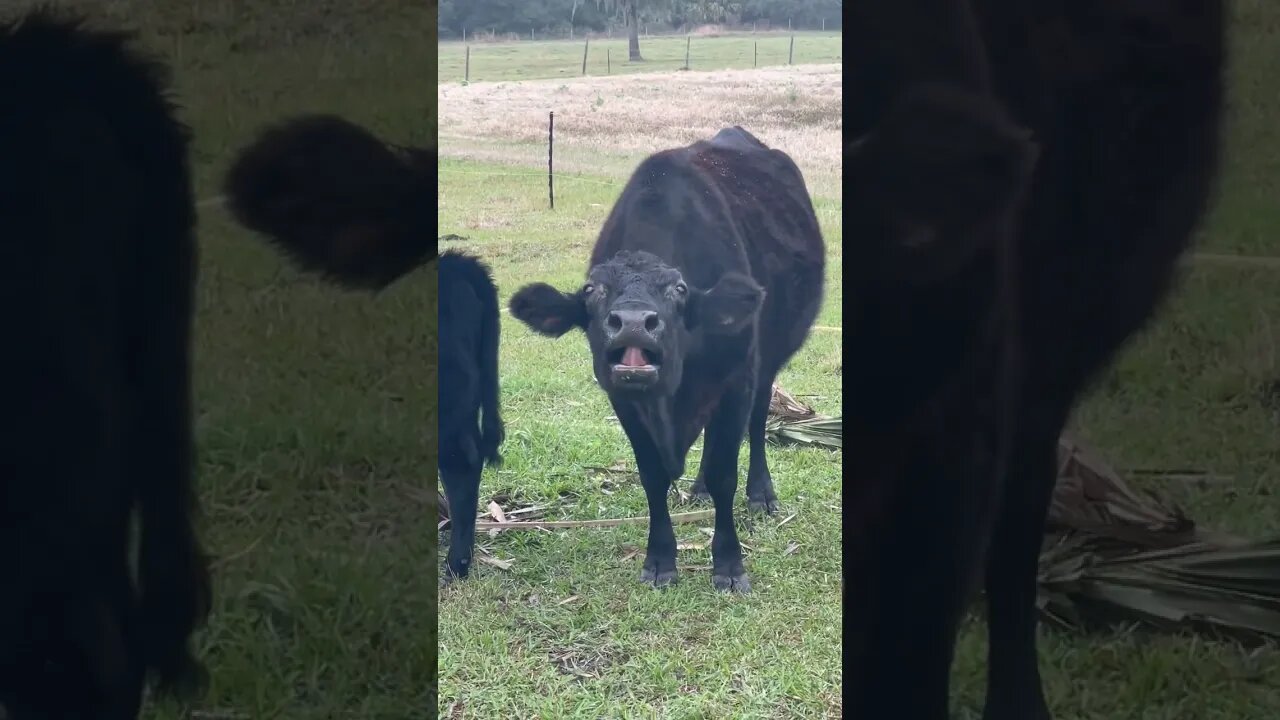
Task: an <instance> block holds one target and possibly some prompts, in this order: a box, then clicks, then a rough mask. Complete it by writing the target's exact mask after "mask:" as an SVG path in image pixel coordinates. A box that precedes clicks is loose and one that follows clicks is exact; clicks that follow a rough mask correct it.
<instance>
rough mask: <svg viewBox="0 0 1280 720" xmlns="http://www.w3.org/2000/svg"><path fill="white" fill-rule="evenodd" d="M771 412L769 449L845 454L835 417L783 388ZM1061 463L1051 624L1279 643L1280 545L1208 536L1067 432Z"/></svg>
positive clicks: (1051, 556) (1047, 598)
mask: <svg viewBox="0 0 1280 720" xmlns="http://www.w3.org/2000/svg"><path fill="white" fill-rule="evenodd" d="M769 411H770V415H771V416H772V417H771V418H770V421H769V424H768V430H767V432H768V433H769V437H770V439H771V440H773V441H774V442H777V443H781V444H805V445H818V446H823V447H831V448H834V449H840V447H841V427H840V418H838V417H837V418H824V417H822V416H819V415H817V414H816V413H815V412H814V411H813V409H812V408H809V407H807V406H806V405H804V404H803V403H801V402H800V401H799V400H797V399H796V398H795V397H793V396H792V395H790V394H788V393H787V392H786V391H784V390H782V389H781V388H779V387H778V386H776V385H775V386H774V388H773V398H772V399H771V402H770V404H769ZM1058 459H1059V462H1058V482H1057V485H1056V486H1055V488H1054V493H1053V499H1052V504H1051V505H1050V508H1049V518H1048V528H1047V530H1048V534H1047V536H1046V538H1045V543H1044V547H1043V549H1042V552H1041V555H1040V573H1039V586H1040V593H1039V606H1040V611H1041V614H1042V615H1043V616H1044V617H1045V618H1046V619H1047V620H1049V621H1050V622H1052V623H1054V624H1057V625H1059V626H1064V627H1068V628H1072V629H1078V630H1084V629H1091V628H1096V627H1102V626H1106V625H1113V624H1120V623H1138V624H1139V625H1142V626H1146V627H1148V628H1152V629H1157V630H1164V631H1173V632H1180V631H1197V632H1204V633H1209V634H1212V635H1220V636H1229V637H1235V638H1238V639H1241V640H1245V641H1256V640H1259V639H1263V638H1273V639H1275V638H1280V540H1271V541H1265V542H1254V543H1249V542H1246V541H1244V540H1242V539H1241V538H1238V537H1234V536H1230V535H1224V534H1218V533H1212V532H1207V531H1205V530H1204V529H1202V528H1200V527H1198V526H1197V524H1196V523H1195V521H1194V520H1192V519H1191V518H1190V517H1188V516H1187V514H1186V513H1185V512H1184V511H1183V509H1182V508H1180V507H1179V506H1178V505H1177V503H1175V502H1173V501H1171V500H1169V499H1165V498H1161V497H1158V496H1157V495H1155V494H1154V493H1150V492H1145V491H1141V490H1138V489H1136V488H1133V487H1131V486H1130V485H1129V484H1128V483H1126V482H1125V480H1124V478H1123V477H1121V475H1120V473H1118V472H1117V471H1116V470H1115V469H1114V468H1112V467H1111V466H1110V465H1109V464H1108V463H1107V462H1105V461H1104V460H1103V459H1102V458H1101V457H1100V456H1099V455H1098V453H1096V452H1094V451H1093V450H1092V449H1090V448H1088V447H1086V446H1084V445H1083V444H1082V443H1081V442H1079V441H1078V440H1076V439H1075V438H1074V437H1072V435H1071V434H1070V433H1064V434H1063V436H1062V438H1061V439H1060V441H1059V445H1058ZM1011 481H1012V480H1011Z"/></svg>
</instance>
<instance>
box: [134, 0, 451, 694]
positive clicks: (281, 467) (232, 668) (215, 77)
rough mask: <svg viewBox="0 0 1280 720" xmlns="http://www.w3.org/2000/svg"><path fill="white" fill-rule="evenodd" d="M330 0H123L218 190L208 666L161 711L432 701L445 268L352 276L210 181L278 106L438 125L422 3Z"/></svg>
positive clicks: (370, 122)
mask: <svg viewBox="0 0 1280 720" xmlns="http://www.w3.org/2000/svg"><path fill="white" fill-rule="evenodd" d="M324 5H325V3H317V4H316V6H317V7H316V8H310V7H307V8H304V7H302V6H290V7H288V8H285V7H284V6H283V4H280V3H267V2H260V3H256V4H242V5H240V6H238V10H239V11H244V12H250V11H251V12H250V15H249V16H246V15H241V14H237V13H236V12H233V11H232V9H228V7H226V6H225V5H224V4H216V6H215V5H214V4H190V6H189V7H186V8H182V9H180V10H179V9H175V8H169V9H168V10H167V11H171V12H170V14H168V15H160V14H152V13H151V11H152V10H155V12H156V13H160V12H162V11H166V9H164V8H158V9H157V8H150V7H143V5H142V4H137V5H134V6H130V5H129V4H128V3H120V4H113V11H116V12H119V13H120V15H121V17H123V18H125V19H126V21H127V22H128V23H129V24H131V25H134V26H140V27H141V30H142V32H143V41H144V43H145V44H146V45H147V46H149V47H151V48H153V49H154V50H155V51H157V52H159V53H160V54H161V55H162V56H164V57H165V58H167V59H168V60H169V62H171V63H172V64H173V66H174V74H175V80H176V90H177V96H178V99H179V101H180V102H181V104H182V105H183V107H184V109H183V111H182V112H181V117H182V118H183V119H184V120H185V121H186V122H187V123H189V124H190V125H191V126H192V129H193V132H194V136H195V142H194V150H193V152H194V157H193V165H194V172H195V174H196V188H197V189H196V194H197V197H198V198H200V199H204V200H207V201H210V202H207V203H206V204H204V206H203V207H201V209H200V227H199V236H200V244H201V262H200V279H199V288H198V311H197V313H198V314H197V318H196V337H195V369H194V372H195V389H196V404H195V406H196V412H197V421H196V428H197V433H198V436H197V442H198V447H197V450H198V461H199V472H198V478H199V479H198V482H199V485H200V495H201V499H202V501H203V504H204V510H205V517H204V519H203V522H202V529H203V535H204V537H205V538H206V543H207V548H208V550H209V551H210V552H211V553H212V554H213V555H214V579H215V588H214V590H215V593H216V594H215V598H214V605H213V612H212V617H211V620H210V625H209V627H208V629H207V630H206V631H205V632H203V633H202V634H201V635H200V636H199V637H198V642H197V649H198V650H199V651H200V653H201V654H202V655H203V657H204V658H205V659H206V660H207V662H208V666H209V670H210V675H211V677H210V686H209V692H208V693H207V694H206V695H205V696H204V697H203V698H202V699H201V700H200V701H198V702H197V703H196V704H195V705H194V706H192V707H187V708H180V707H176V706H173V705H171V704H164V705H162V706H154V705H153V706H150V707H148V708H147V709H146V710H145V711H144V717H147V718H152V719H155V720H160V719H168V718H206V719H208V718H222V719H226V720H239V719H242V718H243V719H246V720H247V719H250V718H252V719H255V720H257V719H266V718H291V719H292V718H298V719H302V720H305V719H308V718H312V719H316V720H319V719H321V718H325V719H329V718H356V717H358V718H425V717H429V716H430V708H431V707H432V706H433V705H434V703H435V694H434V687H433V685H432V683H431V678H432V676H433V675H434V671H435V666H436V637H435V629H436V622H435V600H436V584H435V583H436V578H435V568H436V562H435V548H436V540H435V536H434V526H433V523H434V518H435V515H436V507H435V500H434V493H433V492H432V487H431V485H432V484H433V483H434V482H435V456H434V453H435V448H434V437H435V433H434V426H435V423H436V418H435V416H436V408H435V403H436V384H435V382H436V368H435V327H436V311H435V304H434V298H435V296H436V290H435V273H434V272H423V273H418V274H416V275H414V276H412V277H408V278H405V279H404V280H403V281H402V282H401V283H400V284H399V285H397V286H396V287H393V288H391V289H389V290H387V291H386V292H384V293H382V294H381V295H380V296H379V297H376V298H375V297H369V296H366V295H362V294H357V293H348V292H342V291H340V290H336V289H334V288H333V287H331V286H329V285H325V284H322V283H321V282H319V281H317V280H315V279H314V278H312V277H309V276H302V275H300V274H298V273H296V272H294V271H293V270H291V269H290V268H288V267H286V266H285V265H284V263H283V262H282V261H281V260H280V258H279V257H278V256H277V255H276V253H275V252H274V251H273V250H272V249H271V248H268V247H267V246H266V245H265V244H264V243H262V242H261V241H260V240H259V239H258V238H255V237H252V236H250V235H249V234H248V233H246V232H245V231H243V230H242V229H240V228H238V227H237V226H235V225H233V224H232V223H231V221H230V219H229V218H228V217H227V216H226V215H225V214H224V213H223V212H222V210H221V209H220V208H219V207H218V205H217V203H216V201H215V200H216V196H217V195H218V194H219V192H220V187H219V184H220V182H221V177H222V174H223V172H224V170H225V168H226V167H227V164H228V163H229V162H230V159H231V156H232V154H233V153H234V152H235V151H236V150H238V149H239V148H240V147H241V146H243V144H244V143H246V142H247V141H248V140H249V139H250V138H251V137H252V136H253V134H254V133H255V132H256V131H257V130H258V128H259V127H260V126H262V125H263V124H264V123H267V122H271V121H274V120H277V119H279V118H280V117H282V116H284V115H290V114H294V113H300V112H334V113H340V114H343V115H346V116H348V117H350V118H351V119H353V120H354V121H356V122H359V123H362V124H365V125H366V126H367V127H369V128H370V129H372V130H373V131H374V132H376V133H379V134H381V135H385V136H386V137H387V138H389V139H393V140H396V141H399V142H404V143H417V144H422V145H429V144H431V143H432V142H433V138H434V135H435V125H434V118H433V115H432V113H431V105H432V103H431V99H430V97H429V96H428V95H427V94H426V93H416V94H415V93H412V92H406V88H410V87H412V86H413V85H414V83H415V81H416V78H417V77H419V76H420V75H421V73H422V72H424V71H429V70H430V69H431V68H432V67H433V65H434V63H435V49H434V34H435V29H434V28H435V25H434V22H435V19H434V17H431V16H430V14H429V13H428V12H427V11H426V8H425V7H424V6H422V5H421V4H419V3H404V4H403V6H404V7H403V8H401V7H399V6H397V5H395V4H394V3H391V2H382V3H381V5H380V7H381V9H382V10H383V11H384V12H382V13H381V14H371V15H365V16H361V15H360V14H359V13H351V12H349V11H348V12H346V13H345V14H344V13H343V12H342V11H341V8H338V10H339V11H337V12H332V13H330V14H328V15H322V14H319V13H321V12H323V11H324V10H325V9H326V8H324V7H322V6H324ZM331 5H334V6H335V7H336V6H340V5H342V4H341V3H332V4H331ZM365 5H368V3H366V4H365ZM365 9H366V10H368V9H369V8H368V7H366V8H365ZM328 10H334V8H333V7H330V8H328ZM313 11H314V12H317V13H318V14H316V15H311V14H310V13H311V12H313ZM246 17H247V18H248V19H246ZM427 40H431V41H432V42H426V41H427Z"/></svg>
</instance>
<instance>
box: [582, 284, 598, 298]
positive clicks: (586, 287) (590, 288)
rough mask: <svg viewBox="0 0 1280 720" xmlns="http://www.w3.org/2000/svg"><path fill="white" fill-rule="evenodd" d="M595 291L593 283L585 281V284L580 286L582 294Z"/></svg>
mask: <svg viewBox="0 0 1280 720" xmlns="http://www.w3.org/2000/svg"><path fill="white" fill-rule="evenodd" d="M595 291H596V286H595V285H592V284H591V283H587V284H586V285H583V286H582V294H583V295H590V294H591V293H593V292H595Z"/></svg>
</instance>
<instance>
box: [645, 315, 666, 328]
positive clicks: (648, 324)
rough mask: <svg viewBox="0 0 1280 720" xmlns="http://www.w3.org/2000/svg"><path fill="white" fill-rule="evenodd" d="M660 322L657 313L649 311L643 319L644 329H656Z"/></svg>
mask: <svg viewBox="0 0 1280 720" xmlns="http://www.w3.org/2000/svg"><path fill="white" fill-rule="evenodd" d="M661 324H662V323H661V322H660V321H659V320H658V314H657V313H649V316H648V317H646V318H645V319H644V329H645V330H648V331H649V332H653V331H655V330H657V329H658V327H659V326H660V325H661Z"/></svg>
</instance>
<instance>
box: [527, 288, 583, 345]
mask: <svg viewBox="0 0 1280 720" xmlns="http://www.w3.org/2000/svg"><path fill="white" fill-rule="evenodd" d="M509 307H510V308H511V315H512V316H513V317H515V318H516V319H517V320H519V321H520V322H522V323H524V324H525V325H528V326H529V329H530V330H533V331H534V332H536V333H538V334H539V335H546V336H547V337H555V338H558V337H560V336H561V335H564V334H565V333H567V332H569V331H570V330H572V329H574V328H575V327H576V328H581V329H583V330H585V329H586V328H587V306H586V303H585V302H583V298H582V294H581V293H580V292H578V293H573V294H572V295H570V294H568V293H563V292H560V291H559V290H557V289H555V288H553V287H551V286H550V285H548V284H546V283H530V284H529V285H525V286H524V287H522V288H520V289H519V290H517V291H516V294H515V295H513V296H511V302H510V304H509Z"/></svg>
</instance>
